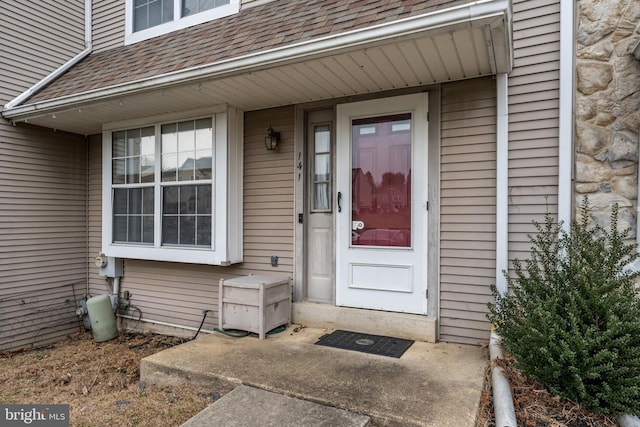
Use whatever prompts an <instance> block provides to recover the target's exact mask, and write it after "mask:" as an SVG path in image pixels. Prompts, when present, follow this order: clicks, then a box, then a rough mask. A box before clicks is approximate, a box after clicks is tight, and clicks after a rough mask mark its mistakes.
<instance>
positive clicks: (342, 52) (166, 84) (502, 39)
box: [3, 1, 512, 135]
mask: <svg viewBox="0 0 640 427" xmlns="http://www.w3.org/2000/svg"><path fill="white" fill-rule="evenodd" d="M471 6H475V7H476V8H480V10H477V11H476V12H475V14H476V15H477V16H475V17H473V13H471V12H470V10H467V9H468V8H470V7H471ZM461 12H465V13H461ZM458 15H460V17H458ZM470 15H471V16H472V17H469V16H470ZM429 17H431V18H432V19H430V20H428V19H427V20H425V22H429V21H432V22H433V24H432V25H431V26H427V27H425V28H421V29H411V30H409V31H404V32H401V31H398V32H397V34H398V35H397V36H395V37H393V33H392V32H391V33H388V34H386V33H385V32H384V31H383V30H380V33H381V34H382V36H376V34H375V31H373V30H367V31H370V32H371V31H373V32H371V34H370V35H368V36H367V37H368V38H369V41H367V37H364V38H362V39H361V40H360V39H357V38H356V37H354V36H353V35H352V34H346V35H336V36H333V37H332V38H331V39H327V40H321V41H320V42H318V41H315V42H314V41H312V42H311V43H308V46H306V47H307V50H305V49H303V46H292V47H285V48H283V49H281V52H276V51H275V50H274V51H273V52H265V53H262V54H258V56H259V57H260V56H261V57H262V61H260V58H256V59H255V61H254V62H255V63H251V59H252V58H250V57H245V58H239V59H235V60H234V59H232V60H229V61H225V63H220V64H212V65H210V66H206V67H198V68H196V69H189V70H185V71H182V72H177V73H174V74H172V75H168V76H158V77H155V78H153V79H150V80H149V81H143V82H132V83H128V84H125V85H121V86H118V87H110V88H105V89H99V90H96V91H93V92H91V93H84V94H77V95H71V96H68V97H65V98H58V99H53V100H48V101H42V102H40V103H37V104H28V103H27V104H25V105H21V106H18V107H15V108H12V109H9V110H5V111H4V112H3V115H4V116H5V117H6V118H8V119H10V120H13V121H27V122H29V123H32V124H36V125H39V126H45V127H49V128H55V129H60V130H65V131H69V132H74V133H79V134H84V135H88V134H95V133H99V132H100V131H101V129H102V125H103V124H104V123H107V122H112V121H119V120H123V119H126V118H131V117H146V116H155V115H159V114H164V113H168V112H172V111H182V110H190V109H194V108H200V107H207V106H211V105H216V104H228V105H233V106H235V107H237V108H239V109H241V110H245V111H249V110H257V109H263V108H269V107H276V106H282V105H290V104H296V103H302V102H310V101H317V100H321V99H330V98H339V97H344V96H353V95H358V94H367V93H374V92H380V91H385V90H393V89H401V88H408V87H416V86H422V85H428V84H433V83H441V82H448V81H455V80H461V79H468V78H474V77H480V76H487V75H493V74H496V73H505V72H509V71H510V70H511V68H512V47H511V43H512V42H511V13H510V3H509V2H508V1H499V2H498V1H484V2H477V3H472V4H471V5H467V6H465V7H464V8H460V7H458V8H455V9H447V10H444V11H438V12H434V13H432V14H429ZM414 19H415V18H414ZM389 25H390V26H392V25H398V26H399V25H400V24H399V23H391V24H389ZM387 30H388V28H387ZM354 34H355V32H354ZM340 37H344V38H345V41H344V42H342V41H341V40H339V39H340ZM347 37H351V38H352V39H353V40H346V38H347ZM287 49H289V50H290V51H289V52H284V51H285V50H287ZM283 52H284V53H285V55H280V56H278V53H283ZM234 65H235V67H234Z"/></svg>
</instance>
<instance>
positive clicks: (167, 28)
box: [125, 0, 240, 44]
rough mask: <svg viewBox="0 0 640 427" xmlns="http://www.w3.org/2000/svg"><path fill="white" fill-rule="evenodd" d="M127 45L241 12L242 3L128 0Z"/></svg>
mask: <svg viewBox="0 0 640 427" xmlns="http://www.w3.org/2000/svg"><path fill="white" fill-rule="evenodd" d="M125 7H126V14H125V44H131V43H136V42H139V41H142V40H146V39H150V38H152V37H156V36H159V35H162V34H166V33H169V32H172V31H176V30H180V29H182V28H186V27H190V26H192V25H197V24H201V23H203V22H207V21H211V20H214V19H218V18H222V17H225V16H229V15H232V14H234V13H238V11H239V10H240V0H125Z"/></svg>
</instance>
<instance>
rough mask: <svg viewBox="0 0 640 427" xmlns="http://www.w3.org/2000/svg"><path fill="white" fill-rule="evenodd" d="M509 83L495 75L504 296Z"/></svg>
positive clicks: (502, 288) (499, 263)
mask: <svg viewBox="0 0 640 427" xmlns="http://www.w3.org/2000/svg"><path fill="white" fill-rule="evenodd" d="M508 82H509V80H508V77H507V74H506V73H500V74H497V75H496V86H497V87H496V98H497V116H498V117H497V123H496V125H497V131H496V287H497V289H498V292H499V293H500V294H501V295H504V294H505V293H506V292H507V279H506V277H505V276H504V272H505V271H507V270H508V268H509V111H508V110H509V98H508V91H509V88H508V86H509V83H508Z"/></svg>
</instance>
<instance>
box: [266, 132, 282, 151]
mask: <svg viewBox="0 0 640 427" xmlns="http://www.w3.org/2000/svg"><path fill="white" fill-rule="evenodd" d="M278 142H280V132H275V131H274V130H273V129H272V128H271V126H269V129H267V134H266V135H265V137H264V145H265V147H267V150H269V151H273V150H275V149H276V148H278Z"/></svg>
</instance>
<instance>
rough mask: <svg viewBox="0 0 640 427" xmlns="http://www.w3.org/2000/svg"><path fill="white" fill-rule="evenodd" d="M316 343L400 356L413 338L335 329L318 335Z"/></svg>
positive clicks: (380, 354) (409, 345)
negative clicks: (406, 338)
mask: <svg viewBox="0 0 640 427" xmlns="http://www.w3.org/2000/svg"><path fill="white" fill-rule="evenodd" d="M316 344H317V345H324V346H325V347H334V348H341V349H343V350H355V351H361V352H363V353H369V354H377V355H378V356H389V357H400V356H402V355H403V354H404V352H405V351H407V349H408V348H409V347H411V344H413V340H405V339H402V338H394V337H385V336H381V335H371V334H361V333H358V332H349V331H342V330H337V331H334V332H332V333H330V334H327V335H324V336H322V337H320V339H319V340H318V341H317V342H316Z"/></svg>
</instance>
